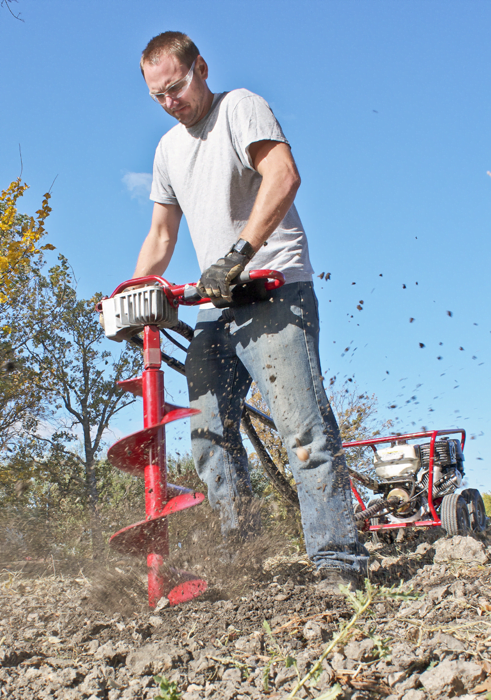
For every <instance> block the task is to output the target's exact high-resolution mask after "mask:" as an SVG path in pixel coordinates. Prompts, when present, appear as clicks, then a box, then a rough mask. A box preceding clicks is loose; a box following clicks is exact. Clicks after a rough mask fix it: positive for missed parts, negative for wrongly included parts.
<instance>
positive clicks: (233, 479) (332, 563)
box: [186, 282, 368, 575]
mask: <svg viewBox="0 0 491 700" xmlns="http://www.w3.org/2000/svg"><path fill="white" fill-rule="evenodd" d="M318 341H319V316H318V311H317V299H316V297H315V294H314V291H313V288H312V284H311V283H310V282H294V283H291V284H287V285H285V286H284V287H281V288H280V289H276V290H274V292H273V296H272V299H271V300H269V301H259V302H255V303H252V304H247V305H245V306H240V307H237V308H235V309H203V310H201V311H200V312H199V315H198V319H197V325H196V330H195V336H194V339H193V341H192V343H191V346H190V349H189V352H188V356H187V361H186V376H187V380H188V385H189V396H190V403H191V406H192V408H198V409H200V411H201V413H200V414H198V415H196V416H193V417H192V418H191V439H192V446H193V457H194V460H195V464H196V469H197V471H198V474H199V476H200V478H201V479H202V480H203V481H204V482H206V484H207V485H208V498H209V501H210V504H211V506H212V507H213V508H219V509H220V515H221V521H222V532H223V533H224V534H227V533H228V532H230V531H232V530H238V531H239V532H241V531H242V532H243V533H244V534H245V533H246V531H247V528H248V527H251V519H250V517H248V513H249V512H250V510H251V509H250V506H251V499H252V491H251V484H250V479H249V471H248V460H247V454H246V451H245V449H244V447H243V445H242V440H241V436H240V430H239V426H240V417H241V414H242V407H243V403H244V400H245V397H246V394H247V391H248V389H249V387H250V385H251V381H252V379H253V380H254V381H255V382H256V384H257V385H258V387H259V390H260V392H261V395H262V397H263V399H264V400H265V401H266V403H267V404H268V406H269V408H270V411H271V415H272V417H273V419H274V421H275V424H276V427H277V429H278V432H279V434H280V436H281V438H282V440H283V444H284V446H285V447H286V450H287V452H288V458H289V464H290V469H291V471H292V474H293V476H294V478H295V481H296V484H297V489H298V498H299V501H300V510H301V516H302V526H303V532H304V537H305V545H306V549H307V554H308V555H309V557H310V558H311V559H312V560H313V562H314V563H315V564H316V566H317V567H318V568H321V567H328V568H336V569H344V570H347V571H351V572H354V573H357V574H363V575H365V574H366V567H367V563H368V552H367V551H366V549H365V548H364V547H363V546H362V545H361V544H360V542H359V541H358V534H357V530H356V527H355V524H354V518H353V505H352V500H351V490H350V485H349V477H348V472H347V469H346V463H345V459H344V456H343V454H342V449H341V437H340V434H339V428H338V425H337V423H336V419H335V417H334V415H333V412H332V410H331V406H330V404H329V401H328V399H327V396H326V392H325V390H324V386H323V382H322V376H321V368H320V361H319V348H318V345H319V342H318ZM299 444H300V445H302V446H303V447H305V448H307V450H309V451H310V456H309V459H308V460H307V461H301V460H300V459H299V458H298V456H297V453H296V449H297V445H299Z"/></svg>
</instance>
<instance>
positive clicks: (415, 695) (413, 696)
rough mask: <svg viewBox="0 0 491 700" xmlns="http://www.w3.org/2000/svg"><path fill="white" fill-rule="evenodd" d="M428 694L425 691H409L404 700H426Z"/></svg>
mask: <svg viewBox="0 0 491 700" xmlns="http://www.w3.org/2000/svg"><path fill="white" fill-rule="evenodd" d="M425 698H426V693H425V692H424V691H423V690H408V692H407V693H406V694H405V695H404V696H403V698H402V700H425Z"/></svg>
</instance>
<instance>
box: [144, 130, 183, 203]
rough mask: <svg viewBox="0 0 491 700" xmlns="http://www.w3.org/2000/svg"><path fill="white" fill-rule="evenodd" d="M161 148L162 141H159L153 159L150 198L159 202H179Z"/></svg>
mask: <svg viewBox="0 0 491 700" xmlns="http://www.w3.org/2000/svg"><path fill="white" fill-rule="evenodd" d="M163 150H164V149H163V146H162V143H159V145H158V146H157V150H156V151H155V158H154V161H153V180H152V189H151V191H150V199H151V200H152V201H153V202H158V203H159V204H179V202H178V201H177V197H176V195H175V192H174V190H173V188H172V185H171V184H170V178H169V174H168V172H167V167H166V164H165V157H164V153H163Z"/></svg>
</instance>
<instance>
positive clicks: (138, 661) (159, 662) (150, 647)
mask: <svg viewBox="0 0 491 700" xmlns="http://www.w3.org/2000/svg"><path fill="white" fill-rule="evenodd" d="M126 665H127V666H128V668H129V669H130V671H131V672H132V673H133V674H134V675H136V676H144V675H150V674H153V673H160V672H161V671H167V670H169V669H170V668H172V657H171V656H170V654H168V653H165V652H164V651H163V649H162V648H161V647H160V646H159V645H158V644H145V645H144V646H142V647H140V648H139V649H135V650H134V651H132V652H131V653H130V654H128V657H127V658H126Z"/></svg>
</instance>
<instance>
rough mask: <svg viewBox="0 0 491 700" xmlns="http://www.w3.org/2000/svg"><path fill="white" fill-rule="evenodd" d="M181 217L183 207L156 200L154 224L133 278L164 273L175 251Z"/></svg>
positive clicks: (142, 249) (141, 252)
mask: <svg viewBox="0 0 491 700" xmlns="http://www.w3.org/2000/svg"><path fill="white" fill-rule="evenodd" d="M181 218H182V210H181V207H179V206H177V205H175V204H159V203H158V202H155V204H154V205H153V214H152V224H151V226H150V231H149V233H148V236H147V237H146V238H145V241H144V243H143V245H142V248H141V250H140V254H139V256H138V262H137V263H136V269H135V272H134V274H133V279H134V278H136V277H146V276H147V275H163V274H164V272H165V270H166V269H167V266H168V264H169V262H170V259H171V258H172V254H173V252H174V248H175V245H176V241H177V232H178V230H179V224H180V222H181Z"/></svg>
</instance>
